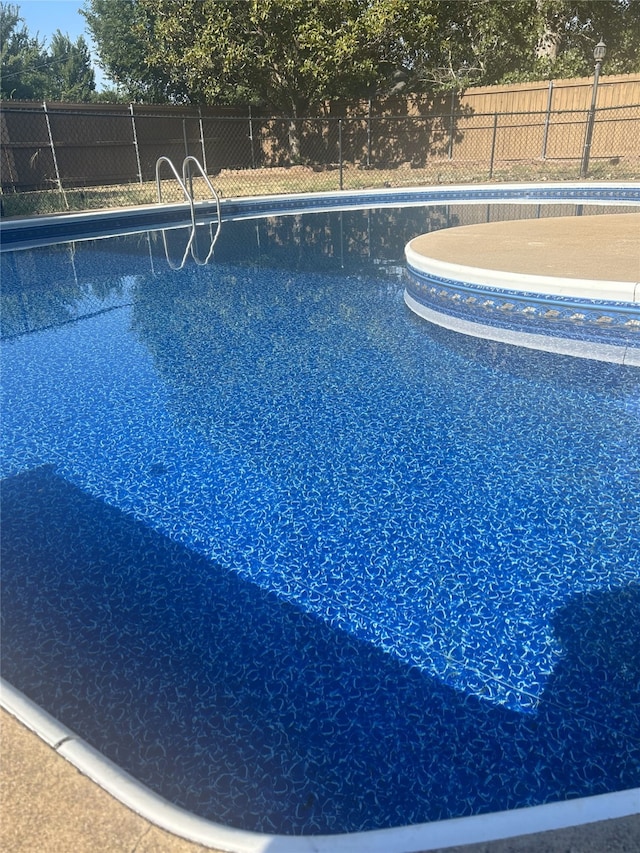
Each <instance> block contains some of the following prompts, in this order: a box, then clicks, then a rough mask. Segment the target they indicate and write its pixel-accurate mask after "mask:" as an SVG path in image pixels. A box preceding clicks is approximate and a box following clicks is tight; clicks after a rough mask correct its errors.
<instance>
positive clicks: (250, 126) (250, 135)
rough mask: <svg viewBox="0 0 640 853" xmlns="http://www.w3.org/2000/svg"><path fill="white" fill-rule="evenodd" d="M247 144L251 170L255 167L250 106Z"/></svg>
mask: <svg viewBox="0 0 640 853" xmlns="http://www.w3.org/2000/svg"><path fill="white" fill-rule="evenodd" d="M249 143H250V145H251V168H252V169H255V167H256V152H255V149H254V147H253V116H252V114H251V105H249Z"/></svg>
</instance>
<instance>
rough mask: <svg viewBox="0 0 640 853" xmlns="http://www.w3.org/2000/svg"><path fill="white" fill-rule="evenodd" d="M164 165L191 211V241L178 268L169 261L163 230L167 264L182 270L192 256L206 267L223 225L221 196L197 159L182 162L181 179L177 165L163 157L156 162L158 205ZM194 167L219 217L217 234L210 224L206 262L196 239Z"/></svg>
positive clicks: (187, 159)
mask: <svg viewBox="0 0 640 853" xmlns="http://www.w3.org/2000/svg"><path fill="white" fill-rule="evenodd" d="M163 163H164V164H166V165H167V166H168V167H169V169H170V170H171V172H172V173H173V176H174V178H175V179H176V181H177V182H178V186H179V187H180V189H181V190H182V194H183V195H184V197H185V199H186V200H187V201H188V202H189V210H190V212H191V234H190V236H189V241H188V242H187V247H186V249H185V250H184V255H183V258H182V261H181V263H180V264H178V265H177V266H176V265H175V264H173V263H172V262H171V260H170V259H169V249H168V246H167V238H166V233H165V232H166V229H164V228H163V229H162V240H163V242H164V249H165V255H166V257H167V263H168V264H169V266H170V267H172V268H173V269H182V267H183V266H184V265H185V262H186V260H187V257H188V256H189V254H191V257H192V258H193V260H194V261H195V262H196V263H197V264H198V265H199V266H204V265H205V264H208V263H209V261H210V260H211V257H212V255H213V250H214V248H215V245H216V242H217V240H218V237H219V235H220V227H221V224H222V216H221V212H220V196H219V195H218V193H217V192H216V190H215V188H214V186H213V184H212V183H211V181H210V180H209V177H208V175H207V173H206V172H205V170H204V169H203V168H202V165H201V163H200V161H199V160H197V159H196V158H195V157H193V156H191V155H189V156H188V157H185V158H184V160H183V161H182V177H181V176H180V175H179V174H178V170H177V169H176V167H175V165H174V164H173V161H172V160H171V159H170V158H169V157H165V156H162V157H158V159H157V160H156V193H157V197H158V204H161V203H162V201H163V199H162V182H161V181H160V167H161V166H162V164H163ZM194 167H195V169H196V171H197V172H199V173H200V177H201V178H202V179H203V180H204V182H205V184H206V185H207V188H208V189H209V192H210V193H211V198H212V199H214V201H215V203H216V215H217V224H216V232H215V234H214V233H213V224H214V223H212V222H210V223H209V235H210V247H209V251H208V253H207V256H206V258H205V259H204V260H202V258H200V257H199V256H198V253H197V248H196V247H197V241H196V239H195V237H196V206H195V198H194V191H193V169H194Z"/></svg>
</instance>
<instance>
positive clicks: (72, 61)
mask: <svg viewBox="0 0 640 853" xmlns="http://www.w3.org/2000/svg"><path fill="white" fill-rule="evenodd" d="M95 88H96V82H95V75H94V73H93V68H92V67H91V57H90V55H89V48H88V47H87V43H86V41H85V40H84V39H83V38H82V36H79V37H78V39H77V40H76V41H75V42H72V41H71V39H70V38H69V36H68V35H63V34H62V33H61V32H60V30H56V32H55V33H54V34H53V36H52V38H51V45H50V47H49V67H48V81H47V87H46V97H47V98H49V99H50V100H52V101H72V102H73V101H75V102H82V101H89V100H91V96H92V93H93V91H94V90H95Z"/></svg>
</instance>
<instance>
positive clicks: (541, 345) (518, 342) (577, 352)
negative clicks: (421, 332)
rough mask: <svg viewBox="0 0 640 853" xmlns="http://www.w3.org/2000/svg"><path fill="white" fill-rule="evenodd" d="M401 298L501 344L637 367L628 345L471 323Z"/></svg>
mask: <svg viewBox="0 0 640 853" xmlns="http://www.w3.org/2000/svg"><path fill="white" fill-rule="evenodd" d="M404 301H405V304H406V306H407V307H408V308H410V309H411V311H413V313H414V314H417V315H418V316H419V317H422V319H423V320H427V321H428V322H429V323H433V324H434V325H436V326H441V327H442V328H443V329H449V330H450V331H452V332H459V333H461V334H463V335H470V336H471V337H474V338H485V339H486V340H490V341H498V342H499V343H501V344H512V345H514V346H519V347H525V348H526V349H534V350H542V351H543V352H551V353H555V354H556V355H571V356H574V357H575V358H589V359H592V360H595V361H606V362H608V363H609V364H622V365H626V366H627V367H640V349H636V348H634V347H630V346H627V345H621V346H617V345H615V344H603V343H597V342H593V341H583V340H580V339H579V338H562V337H559V336H555V335H544V334H535V333H534V332H521V331H517V330H514V329H508V328H506V327H503V326H490V325H488V324H487V323H474V322H473V321H472V320H463V319H461V318H459V317H454V316H452V315H451V314H445V313H444V312H440V311H434V310H433V309H432V308H428V307H427V306H426V305H423V304H422V303H421V302H419V301H418V300H417V299H414V298H413V296H411V294H410V293H408V292H407V291H406V290H405V292H404Z"/></svg>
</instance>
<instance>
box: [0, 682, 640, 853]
mask: <svg viewBox="0 0 640 853" xmlns="http://www.w3.org/2000/svg"><path fill="white" fill-rule="evenodd" d="M0 707H2V708H4V710H5V711H7V712H8V713H9V714H11V716H13V717H15V718H16V719H17V720H19V721H20V722H21V723H22V724H23V725H25V726H26V727H27V728H28V729H30V730H31V731H32V732H34V733H35V734H36V735H37V736H38V737H40V738H41V739H42V740H43V741H44V742H45V743H47V744H48V745H49V746H50V747H52V748H53V749H54V750H55V751H56V752H57V753H58V754H59V755H61V756H62V757H63V758H64V759H66V760H67V761H68V762H69V763H70V764H72V765H73V766H74V767H75V768H76V769H77V770H79V771H80V773H82V774H83V775H85V776H87V777H88V778H89V779H91V780H92V781H93V782H95V783H96V784H97V785H99V786H100V787H101V788H102V789H103V790H105V791H106V792H107V793H109V794H111V795H112V796H113V797H115V799H117V800H118V801H119V802H121V803H122V804H123V805H125V806H127V807H128V808H130V809H132V811H134V812H136V813H137V814H138V815H140V817H142V818H144V819H145V820H148V821H149V822H150V823H152V824H154V825H156V826H158V827H160V828H161V829H164V830H166V831H168V832H170V833H172V834H174V835H177V836H180V837H181V838H184V839H186V840H188V841H192V842H194V843H197V844H201V845H204V846H205V847H214V848H217V849H219V850H225V851H229V853H267V851H268V853H362V851H363V850H366V851H367V853H419V851H428V850H436V849H439V848H446V847H455V846H458V845H461V844H474V843H479V842H488V841H497V840H500V839H504V838H513V837H516V836H521V835H530V834H532V833H538V832H546V831H549V830H557V829H567V828H569V827H572V826H580V825H583V824H589V823H596V822H598V821H604V820H612V819H614V818H621V817H629V816H631V815H636V814H640V788H630V789H628V790H625V791H617V792H614V793H610V794H598V795H595V796H592V797H581V798H579V799H575V800H567V801H565V802H558V803H547V804H545V805H540V806H531V807H529V808H521V809H513V810H511V811H504V812H494V813H491V814H483V815H476V816H473V817H461V818H452V819H449V820H442V821H434V822H432V823H422V824H416V825H414V826H402V827H396V828H391V829H379V830H371V831H368V832H353V833H348V834H339V835H315V836H311V835H309V836H285V835H268V834H264V833H257V832H246V831H244V830H240V829H233V828H229V827H225V826H222V825H221V824H217V823H214V822H213V821H210V820H207V819H205V818H201V817H197V816H196V815H193V814H191V813H190V812H188V811H186V810H185V809H182V808H180V807H178V806H175V805H173V804H172V803H170V802H168V801H167V800H165V799H164V798H163V797H161V796H159V795H158V794H155V793H153V792H152V791H150V790H149V789H148V788H147V787H146V786H144V785H142V784H141V783H140V782H138V781H137V780H136V779H134V778H133V777H132V776H130V775H129V774H128V773H127V772H126V771H124V770H122V769H121V768H120V767H118V766H117V765H116V764H114V762H112V761H111V760H110V759H108V758H106V757H105V756H103V755H102V754H101V753H99V752H98V751H97V750H96V749H94V748H93V747H92V746H90V745H89V744H87V743H86V742H85V741H84V740H82V738H79V737H77V735H75V734H74V733H73V732H72V731H71V730H70V729H68V728H67V727H66V726H65V725H63V724H62V723H60V722H58V721H57V720H56V719H55V718H54V717H52V716H51V715H50V714H49V713H48V712H47V711H45V710H43V709H42V708H40V706H38V705H37V704H36V703H35V702H33V701H31V700H30V699H29V698H27V697H26V696H25V695H24V694H23V693H21V692H20V691H19V690H17V689H16V688H15V687H13V686H12V685H11V684H9V683H8V682H7V681H5V680H4V679H0Z"/></svg>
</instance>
